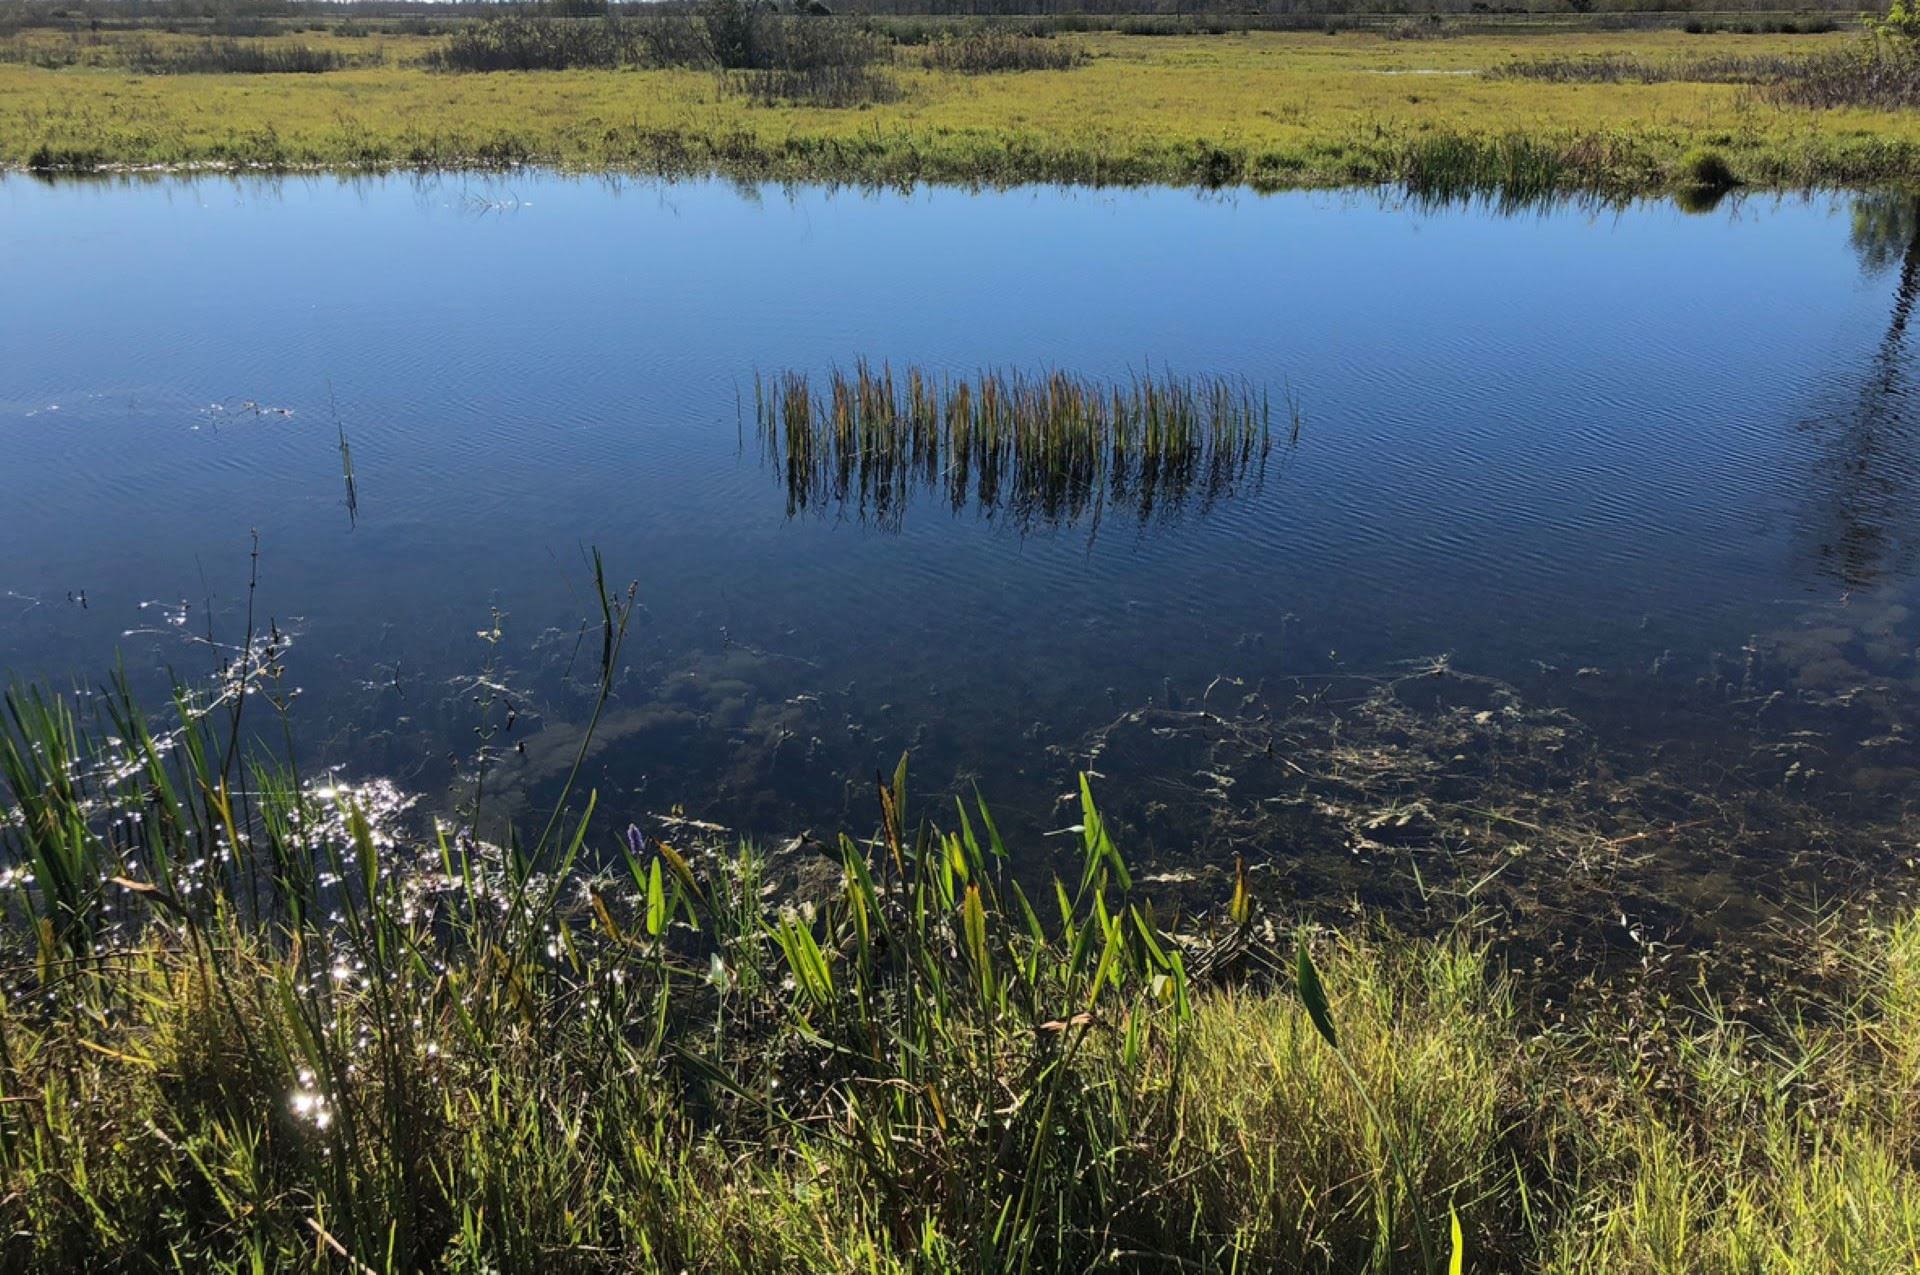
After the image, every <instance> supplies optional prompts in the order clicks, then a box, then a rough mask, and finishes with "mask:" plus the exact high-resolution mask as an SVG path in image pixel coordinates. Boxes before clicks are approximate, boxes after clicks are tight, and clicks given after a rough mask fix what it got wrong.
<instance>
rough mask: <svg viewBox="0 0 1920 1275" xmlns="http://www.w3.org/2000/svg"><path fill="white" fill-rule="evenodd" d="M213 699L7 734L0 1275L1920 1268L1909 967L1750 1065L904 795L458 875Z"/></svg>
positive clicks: (15, 711) (1893, 969)
mask: <svg viewBox="0 0 1920 1275" xmlns="http://www.w3.org/2000/svg"><path fill="white" fill-rule="evenodd" d="M600 597H601V601H602V606H601V616H602V620H603V623H602V625H601V629H600V632H599V634H598V637H599V642H598V647H599V656H600V667H601V670H602V678H601V686H602V691H601V695H600V704H601V705H602V706H604V705H605V703H606V700H607V696H608V693H607V691H606V689H605V688H606V686H607V685H608V684H609V683H610V681H611V678H612V671H613V670H614V669H616V668H617V667H618V666H619V661H620V658H621V656H620V648H621V643H622V640H623V638H624V636H625V631H626V622H627V618H628V616H629V614H630V613H631V609H632V601H631V597H632V595H631V593H629V594H628V595H626V597H624V598H622V597H620V596H618V595H610V594H609V593H608V592H607V591H606V590H605V589H604V587H603V588H602V589H601V591H600ZM233 649H234V651H235V652H236V653H237V654H236V658H235V662H234V664H233V666H232V668H231V669H230V671H229V676H228V678H227V681H226V683H225V685H224V686H223V687H221V688H220V689H219V691H218V693H217V694H215V695H213V696H212V697H211V698H200V699H196V698H195V697H192V696H184V697H183V698H182V701H181V703H180V705H179V706H177V710H176V718H177V719H169V720H168V721H167V722H166V723H164V727H165V728H164V729H162V728H161V726H160V725H158V724H150V723H149V721H148V720H147V719H146V718H145V717H144V716H143V715H142V714H141V713H140V712H139V711H138V710H137V708H136V707H135V706H134V705H133V704H132V702H131V701H130V699H129V698H128V697H127V696H126V695H125V693H124V692H121V691H109V692H108V693H105V694H103V695H101V696H99V697H97V698H96V699H95V701H94V702H93V704H92V705H91V706H90V707H89V708H88V709H87V710H86V713H85V715H83V714H82V711H81V709H80V708H78V707H77V706H76V705H75V704H74V703H73V702H71V701H66V700H61V699H58V698H52V697H48V696H44V695H38V694H35V693H31V692H25V691H15V692H13V693H12V694H11V695H10V696H9V697H8V700H7V702H6V705H5V710H4V713H3V714H0V780H3V781H4V789H3V790H0V791H3V793H4V796H5V806H4V808H5V810H6V812H7V814H6V817H5V819H4V820H3V821H0V839H3V840H4V846H3V847H0V849H3V850H4V857H5V858H6V860H7V862H8V863H9V865H11V866H10V871H9V872H8V874H7V876H6V878H5V882H4V886H5V889H4V895H0V900H3V901H4V905H5V909H6V911H5V918H6V919H5V922H4V924H0V943H3V944H4V946H5V949H6V957H5V965H4V969H5V974H6V980H7V983H6V997H5V1003H4V1014H3V1015H0V1179H3V1181H0V1235H4V1239H0V1264H4V1265H5V1266H6V1267H7V1268H8V1269H17V1270H49V1269H90V1270H101V1269H125V1270H145V1269H187V1270H236V1271H237V1270H268V1269H273V1270H280V1269H310V1270H316V1271H318V1270H329V1271H333V1270H352V1271H366V1270H379V1271H407V1270H417V1269H422V1268H438V1269H447V1270H457V1271H483V1270H529V1269H551V1270H561V1271H570V1270H581V1271H653V1270H659V1271H677V1270H703V1271H705V1270H737V1271H776V1270H831V1271H839V1270H854V1269H859V1270H870V1271H889V1270H898V1271H906V1270H1065V1269H1091V1268H1114V1267H1117V1268H1122V1269H1149V1270H1203V1271H1210V1270H1217V1271H1232V1270H1294V1269H1299V1270H1325V1271H1355V1270H1374V1271H1415V1270H1429V1269H1439V1268H1441V1267H1443V1266H1444V1265H1445V1264H1446V1263H1447V1262H1448V1261H1449V1259H1450V1258H1452V1257H1453V1256H1454V1255H1455V1254H1456V1253H1458V1254H1459V1255H1460V1257H1461V1261H1462V1266H1461V1267H1460V1268H1457V1269H1466V1270H1540V1271H1565V1272H1576V1271H1580V1272H1584V1271H1594V1270H1609V1271H1611V1270H1632V1271H1673V1272H1680V1271H1726V1272H1734V1271H1743V1272H1744V1271H1756V1270H1761V1271H1770V1270H1778V1271H1796V1272H1798V1271H1863V1272H1864V1271H1885V1270H1890V1269H1901V1268H1907V1267H1911V1266H1912V1265H1913V1264H1914V1263H1915V1262H1916V1261H1917V1260H1920V1193H1917V1192H1916V1186H1920V1180H1917V1179H1916V1177H1915V1167H1916V1154H1917V1153H1920V1125H1917V1124H1916V1122H1915V1119H1914V1110H1915V1108H1914V1101H1913V1084H1914V1077H1915V1074H1916V1072H1915V1069H1916V1067H1917V1066H1920V922H1916V921H1913V920H1896V923H1895V924H1893V925H1892V926H1891V927H1890V928H1887V929H1882V930H1858V931H1853V932H1849V933H1846V934H1842V933H1840V932H1838V931H1837V930H1827V929H1823V928H1821V927H1812V928H1811V929H1810V931H1809V932H1807V933H1803V934H1798V935H1783V936H1782V948H1783V950H1784V951H1786V952H1788V953H1790V960H1788V961H1787V962H1786V963H1785V966H1784V967H1785V968H1786V969H1787V970H1788V976H1787V977H1785V978H1781V979H1778V980H1776V981H1775V983H1774V985H1773V986H1772V988H1771V989H1770V993H1769V995H1768V996H1767V997H1766V998H1765V999H1764V1000H1763V1001H1761V1002H1759V1003H1758V1007H1756V1008H1750V1009H1748V1010H1745V1011H1743V1012H1742V1013H1741V1014H1740V1015H1738V1016H1736V1015H1735V1014H1734V1013H1733V1012H1732V1011H1730V1010H1726V1009H1723V1008H1721V1007H1720V1005H1719V1004H1718V1003H1717V1002H1716V1001H1715V1000H1714V999H1713V997H1712V996H1711V995H1710V994H1709V993H1708V992H1706V991H1705V990H1702V991H1700V992H1699V993H1697V994H1696V995H1695V996H1694V997H1692V998H1691V999H1688V1000H1686V1001H1685V1002H1684V1003H1675V1002H1673V1001H1670V1000H1665V999H1663V998H1659V997H1652V996H1645V995H1636V994H1635V992H1634V987H1633V980H1632V979H1631V978H1628V979H1626V980H1623V981H1622V982H1620V983H1618V984H1616V992H1617V994H1615V995H1612V996H1610V997H1607V998H1603V999H1602V1000H1601V1001H1599V1002H1597V1003H1595V1004H1592V1005H1587V1006H1583V1007H1581V1009H1580V1011H1579V1012H1578V1013H1577V1014H1573V1015H1566V1014H1564V1013H1561V1012H1556V1011H1555V1010H1554V1009H1553V1008H1552V1007H1551V1006H1549V1005H1547V1004H1546V1003H1544V1001H1543V999H1542V998H1541V997H1540V996H1539V995H1538V993H1537V991H1536V989H1535V988H1534V986H1533V985H1531V984H1530V983H1529V982H1528V981H1526V980H1523V979H1521V978H1519V977H1517V976H1514V975H1510V974H1508V973H1507V972H1505V971H1504V970H1503V967H1502V965H1501V963H1500V962H1499V961H1498V960H1497V959H1495V958H1494V957H1493V956H1492V955H1491V953H1490V951H1489V949H1488V948H1486V947H1485V946H1484V945H1483V943H1482V942H1481V940H1479V939H1478V938H1477V937H1476V931H1475V930H1474V929H1473V927H1472V924H1471V918H1463V919H1460V920H1458V921H1454V922H1450V923H1444V924H1441V925H1440V926H1439V927H1438V929H1437V930H1436V931H1433V932H1429V933H1427V934H1425V935H1412V934H1394V933H1391V932H1388V931H1386V930H1384V929H1380V928H1377V927H1373V926H1370V925H1368V924H1367V923H1365V922H1364V921H1363V922H1359V923H1355V924H1352V925H1350V926H1349V927H1348V928H1347V929H1346V930H1345V931H1344V932H1336V931H1332V930H1327V929H1323V928H1317V927H1314V926H1310V925H1306V924H1303V923H1301V922H1300V921H1299V920H1298V915H1297V914H1296V913H1295V912H1293V911H1292V904H1291V903H1290V901H1289V900H1286V899H1283V898H1262V897H1260V896H1259V894H1258V892H1257V890H1256V888H1255V886H1254V885H1253V882H1252V880H1251V879H1250V878H1249V877H1248V875H1247V874H1246V873H1244V872H1242V873H1241V874H1240V875H1239V876H1238V878H1237V881H1236V883H1235V884H1234V885H1233V886H1232V887H1231V889H1230V890H1229V891H1228V892H1227V893H1226V894H1225V896H1224V897H1222V898H1220V899H1218V900H1214V901H1212V902H1210V903H1208V904H1206V905H1204V906H1202V907H1201V908H1200V909H1199V910H1198V911H1193V910H1191V909H1189V910H1187V911H1185V912H1179V911H1176V910H1175V909H1174V908H1173V907H1172V906H1171V904H1170V903H1169V902H1168V901H1167V900H1165V899H1156V898H1155V897H1154V896H1153V891H1152V889H1151V888H1149V887H1147V886H1145V885H1144V884H1143V883H1141V882H1137V881H1135V880H1134V879H1133V877H1132V876H1131V874H1130V873H1129V871H1128V868H1127V864H1126V862H1125V857H1124V854H1123V852H1122V850H1121V848H1120V847H1119V846H1118V845H1117V844H1116V843H1115V840H1114V838H1113V836H1112V834H1111V833H1110V831H1109V830H1108V828H1107V827H1106V825H1105V824H1104V823H1103V822H1102V820H1101V818H1100V815H1099V811H1098V808H1097V805H1096V802H1095V797H1094V793H1093V791H1092V789H1091V788H1090V787H1089V786H1088V785H1087V784H1086V783H1085V782H1084V781H1083V783H1082V796H1081V808H1080V811H1079V816H1078V818H1079V828H1078V833H1079V835H1078V837H1077V845H1076V846H1075V847H1074V849H1073V851H1072V852H1071V853H1070V854H1068V855H1066V856H1065V857H1064V859H1063V858H1062V857H1061V856H1059V855H1056V854H1053V853H1052V852H1051V851H1049V850H1041V849H1039V848H1036V847H1011V848H1010V847H1007V846H1005V845H1003V844H1002V842H1001V838H1000V835H999V833H998V832H997V831H996V829H995V825H994V823H993V820H992V817H991V814H990V812H989V810H988V808H987V807H986V806H985V805H984V804H981V803H978V802H974V801H964V802H961V803H959V804H954V805H925V806H923V803H922V802H921V800H920V799H919V798H918V797H917V796H912V795H910V794H909V792H908V786H907V775H906V764H905V762H904V761H903V762H902V764H901V767H900V769H899V771H897V772H896V773H895V775H894V776H893V777H892V779H891V780H890V781H883V782H880V783H877V784H876V786H875V789H874V794H873V802H872V807H871V808H872V810H873V811H874V815H873V820H872V823H871V824H870V826H869V827H868V828H867V829H863V830H861V831H863V832H867V833H869V834H870V835H867V836H863V837H861V838H859V839H852V838H847V837H838V838H836V839H835V840H834V841H833V842H830V843H829V842H818V841H809V840H806V839H802V840H801V841H799V842H797V843H795V844H793V845H790V846H785V847H779V848H767V847H763V848H759V849H755V848H752V847H742V846H735V845H724V844H722V845H700V844H698V843H694V842H680V843H679V844H671V845H670V844H668V843H666V842H663V841H661V840H659V839H658V838H656V837H652V836H649V835H647V834H646V833H645V832H643V831H641V830H639V829H636V828H632V827H628V826H625V825H624V821H623V820H622V819H620V818H619V817H618V815H617V814H615V813H612V812H606V811H602V810H599V809H597V806H596V802H595V801H594V799H593V797H592V795H591V794H580V793H574V794H572V795H571V797H570V798H569V797H567V796H565V795H563V797H562V800H561V801H560V802H559V803H558V804H557V805H556V806H555V807H554V808H553V812H552V814H551V815H550V816H542V817H541V818H540V819H538V820H536V821H535V822H534V824H533V825H532V826H531V827H530V828H529V829H528V831H527V833H526V835H525V836H524V837H520V838H508V839H507V840H506V842H505V844H503V845H496V844H489V843H487V842H486V841H483V840H481V839H480V838H478V837H476V836H475V835H474V833H473V831H472V830H471V829H470V828H469V827H466V826H464V825H463V824H462V823H461V822H460V821H459V818H458V815H457V812H456V813H455V814H453V815H451V816H449V820H448V821H447V822H442V823H440V824H438V825H436V828H435V829H433V830H428V831H425V832H421V831H419V830H417V828H415V826H414V825H412V824H410V823H409V822H408V821H407V820H405V819H404V818H400V817H397V816H398V815H399V814H400V813H402V812H400V811H399V810H398V808H397V803H395V802H394V801H392V799H391V796H390V794H387V793H385V792H383V790H382V789H380V788H379V787H378V786H377V785H375V786H367V787H354V786H351V785H346V784H342V783H339V782H337V781H326V782H308V783H303V782H301V780H300V779H299V777H298V776H297V775H296V774H295V773H293V771H292V770H291V768H290V766H289V765H288V764H287V763H285V762H284V761H282V760H276V759H275V757H274V756H273V755H272V754H271V753H269V752H267V751H264V750H262V749H261V748H260V747H258V746H257V745H253V744H249V743H247V742H246V741H248V740H251V739H256V738H260V737H265V738H273V737H275V736H276V735H278V734H279V733H280V727H281V722H280V720H279V719H278V717H277V713H284V711H285V709H286V706H285V705H284V704H282V703H280V702H279V691H278V689H277V688H278V685H279V683H278V677H277V674H278V666H279V661H280V649H279V638H278V634H277V632H275V631H273V630H271V629H270V630H269V631H268V632H266V633H263V634H250V635H248V637H247V639H246V640H244V641H243V642H241V643H240V644H238V645H236V646H235V647H234V648H233ZM248 690H250V692H251V693H242V692H243V691H248ZM598 717H599V712H598V710H596V711H595V714H594V720H595V721H597V720H598ZM591 738H592V729H591V728H589V729H588V730H587V731H586V732H584V734H583V736H582V738H581V740H580V743H579V745H578V752H577V754H576V758H577V759H583V758H584V757H585V756H586V755H587V753H588V750H589V748H590V743H591ZM575 764H576V768H577V766H578V760H576V763H575ZM485 782H486V779H485V776H484V774H483V775H482V777H481V780H480V783H481V785H482V787H484V785H485ZM476 804H477V799H476ZM410 829H413V830H411V831H410ZM1036 855H1038V856H1040V857H1037V858H1036V857H1035V856H1036ZM1044 863H1053V864H1054V865H1055V867H1056V868H1057V876H1055V877H1054V878H1053V879H1052V880H1051V881H1048V880H1046V879H1045V876H1044V873H1042V872H1037V871H1036V868H1037V867H1038V865H1040V864H1044ZM1021 881H1025V882H1026V883H1027V884H1026V887H1025V888H1023V887H1022V886H1021V884H1019V883H1020V882H1021ZM1456 1225H1457V1228H1458V1230H1457V1234H1456V1231H1455V1227H1456Z"/></svg>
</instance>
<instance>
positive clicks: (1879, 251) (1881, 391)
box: [1817, 194, 1920, 589]
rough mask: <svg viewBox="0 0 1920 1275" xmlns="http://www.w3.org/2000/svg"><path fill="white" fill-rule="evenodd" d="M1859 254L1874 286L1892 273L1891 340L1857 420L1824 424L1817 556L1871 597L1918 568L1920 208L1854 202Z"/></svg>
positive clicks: (1846, 414)
mask: <svg viewBox="0 0 1920 1275" xmlns="http://www.w3.org/2000/svg"><path fill="white" fill-rule="evenodd" d="M1850 238H1851V242H1852V244H1853V248H1854V251H1855V252H1856V253H1858V254H1859V257H1860V265H1861V269H1862V270H1863V271H1864V272H1865V273H1866V274H1867V275H1868V276H1869V277H1874V276H1880V275H1884V274H1887V273H1889V272H1892V271H1895V270H1896V267H1897V275H1896V279H1897V282H1896V284H1895V287H1894V293H1893V300H1892V305H1891V313H1890V315H1889V317H1888V319H1887V326H1886V334H1885V335H1884V336H1883V337H1882V338H1881V340H1880V345H1879V349H1878V351H1877V352H1876V353H1875V355H1874V358H1873V362H1872V364H1871V366H1870V368H1869V369H1868V370H1867V373H1866V375H1865V377H1864V383H1863V384H1862V385H1861V387H1860V389H1859V396H1858V401H1857V403H1856V404H1855V405H1854V407H1853V408H1852V409H1851V410H1847V411H1843V412H1842V413H1840V414H1839V415H1838V416H1837V417H1836V418H1835V419H1832V420H1828V421H1822V422H1819V423H1818V426H1819V430H1818V432H1819V433H1820V435H1821V442H1822V445H1823V447H1824V448H1825V449H1826V450H1827V452H1828V455H1827V456H1826V458H1825V459H1824V461H1823V463H1822V464H1821V466H1820V468H1819V473H1818V475H1817V481H1818V483H1819V488H1818V489H1819V491H1820V492H1821V497H1822V503H1823V507H1822V508H1821V509H1820V510H1819V512H1818V514H1817V517H1818V519H1819V522H1820V525H1821V527H1822V539H1821V543H1820V554H1821V557H1822V560H1823V562H1824V563H1825V566H1826V569H1827V570H1828V571H1829V572H1831V573H1832V575H1833V576H1834V577H1835V578H1836V579H1838V580H1839V581H1840V582H1841V583H1842V584H1843V585H1845V586H1846V587H1847V588H1850V589H1864V588H1869V587H1871V586H1872V585H1873V584H1875V583H1876V582H1877V581H1878V580H1879V579H1880V578H1881V575H1882V573H1883V572H1886V571H1890V570H1892V571H1898V572H1899V573H1900V574H1902V575H1905V574H1908V572H1909V569H1910V567H1911V561H1910V555H1911V553H1912V541H1911V532H1912V523H1913V518H1914V512H1915V506H1914V500H1913V498H1914V491H1915V486H1914V484H1915V477H1916V473H1915V471H1916V467H1917V466H1920V455H1917V454H1916V451H1915V446H1916V444H1920V431H1916V429H1915V422H1914V420H1913V414H1912V406H1911V403H1910V401H1909V398H1910V390H1911V368H1910V359H1909V356H1908V352H1907V341H1906V337H1907V326H1908V323H1909V321H1910V320H1911V319H1912V316H1913V307H1914V302H1915V299H1916V295H1917V294H1920V208H1916V200H1915V198H1914V197H1913V196H1911V195H1904V194H1880V195H1868V196H1864V197H1860V198H1857V199H1855V200H1854V202H1853V217H1852V234H1851V236H1850Z"/></svg>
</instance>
